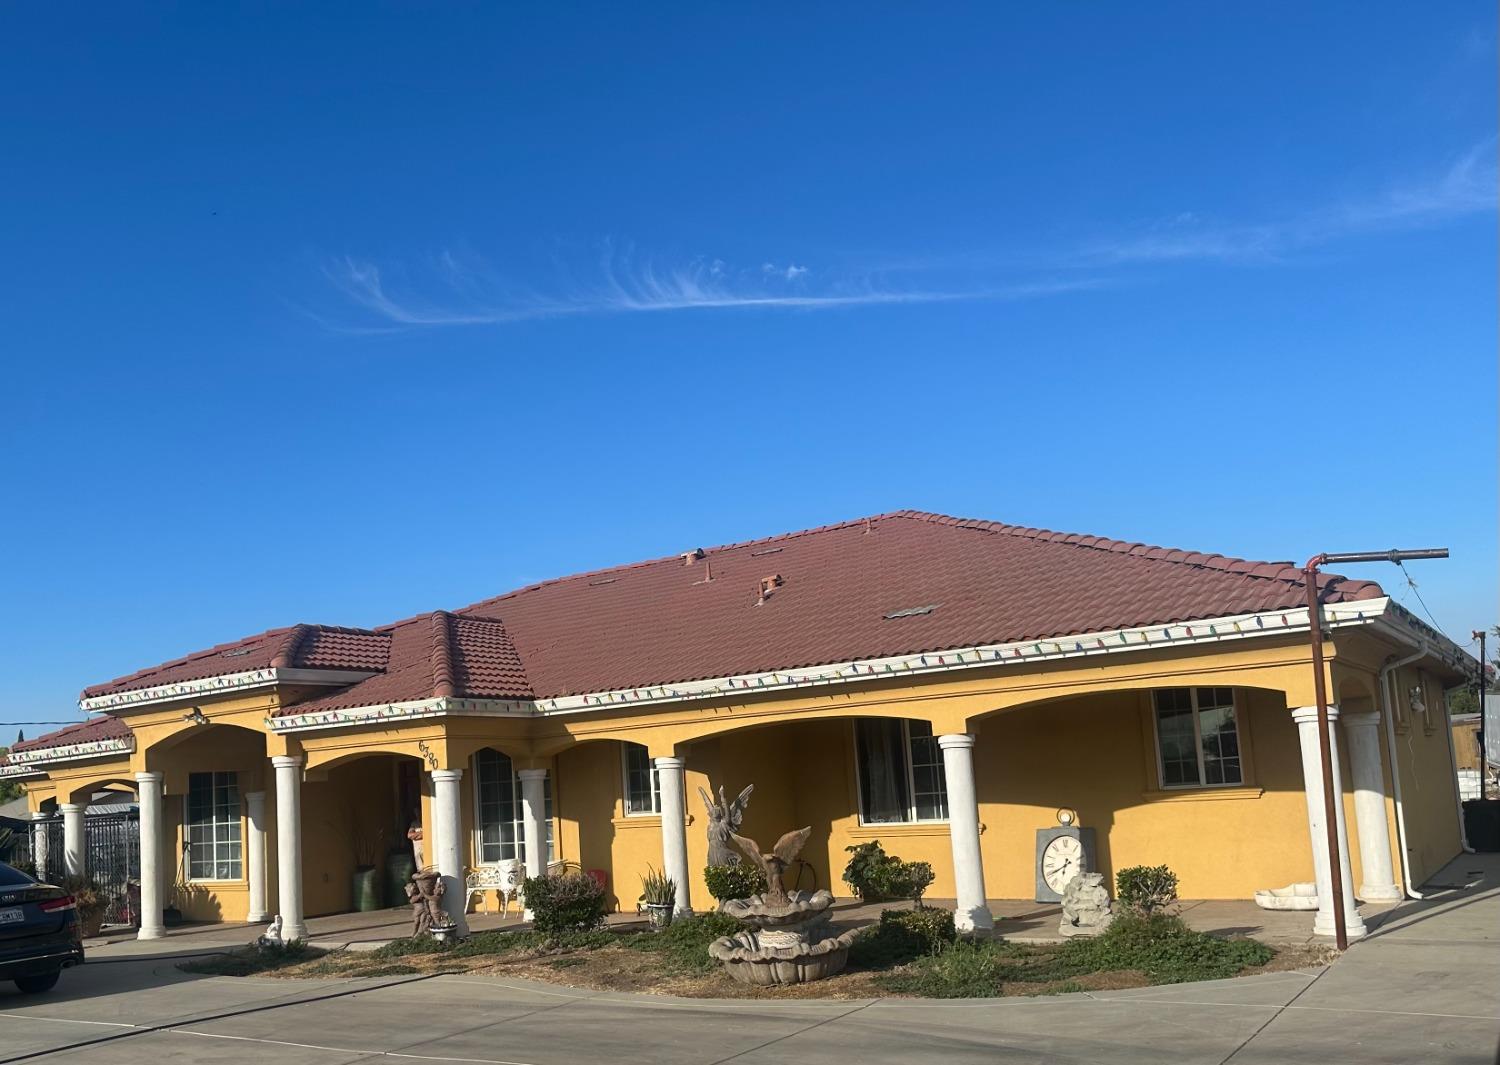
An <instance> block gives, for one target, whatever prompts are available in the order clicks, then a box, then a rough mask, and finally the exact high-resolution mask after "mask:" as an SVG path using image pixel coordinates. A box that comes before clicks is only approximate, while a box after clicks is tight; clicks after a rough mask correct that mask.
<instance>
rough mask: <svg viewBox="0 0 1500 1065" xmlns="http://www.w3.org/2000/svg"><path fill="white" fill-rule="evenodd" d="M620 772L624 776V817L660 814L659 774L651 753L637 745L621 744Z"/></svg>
mask: <svg viewBox="0 0 1500 1065" xmlns="http://www.w3.org/2000/svg"><path fill="white" fill-rule="evenodd" d="M620 771H621V773H623V774H624V789H625V816H626V817H646V816H649V815H651V814H659V813H661V774H660V773H658V772H657V771H656V766H655V765H653V764H652V761H651V752H650V751H648V750H647V749H646V748H645V747H644V746H642V745H641V744H639V743H621V744H620Z"/></svg>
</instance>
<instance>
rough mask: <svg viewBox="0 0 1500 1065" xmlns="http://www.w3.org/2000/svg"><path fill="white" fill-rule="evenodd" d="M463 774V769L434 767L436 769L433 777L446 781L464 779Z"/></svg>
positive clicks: (433, 771)
mask: <svg viewBox="0 0 1500 1065" xmlns="http://www.w3.org/2000/svg"><path fill="white" fill-rule="evenodd" d="M463 775H464V771H463V770H462V769H434V770H432V779H433V780H441V781H444V782H447V781H458V780H462V779H463Z"/></svg>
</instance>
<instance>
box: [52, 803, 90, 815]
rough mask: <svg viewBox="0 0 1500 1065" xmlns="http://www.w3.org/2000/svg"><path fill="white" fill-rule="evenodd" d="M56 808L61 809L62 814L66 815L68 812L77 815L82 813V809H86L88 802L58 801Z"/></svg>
mask: <svg viewBox="0 0 1500 1065" xmlns="http://www.w3.org/2000/svg"><path fill="white" fill-rule="evenodd" d="M57 808H58V809H59V810H61V811H62V814H63V816H64V817H66V816H68V815H69V814H73V815H74V816H77V815H78V814H81V813H83V811H85V810H87V809H88V808H89V806H88V803H85V802H60V803H58V804H57Z"/></svg>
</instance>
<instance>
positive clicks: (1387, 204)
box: [1074, 137, 1497, 267]
mask: <svg viewBox="0 0 1500 1065" xmlns="http://www.w3.org/2000/svg"><path fill="white" fill-rule="evenodd" d="M1495 145H1496V139H1495V138H1494V137H1490V138H1487V139H1485V140H1483V141H1480V142H1479V143H1478V144H1476V145H1474V146H1473V147H1472V148H1470V149H1469V150H1468V151H1465V152H1464V153H1462V154H1461V155H1460V156H1458V158H1456V159H1455V160H1454V161H1453V162H1452V163H1451V164H1450V165H1449V166H1448V167H1447V168H1446V169H1445V170H1444V171H1442V172H1441V173H1440V174H1438V175H1437V176H1436V177H1435V178H1432V179H1429V180H1427V181H1423V182H1418V183H1414V184H1404V185H1397V186H1393V187H1392V188H1390V189H1388V190H1387V191H1386V192H1384V193H1383V194H1380V195H1377V196H1372V197H1365V198H1358V199H1349V200H1346V201H1342V202H1335V203H1332V204H1328V205H1326V206H1324V207H1321V208H1319V209H1316V210H1312V211H1306V212H1303V213H1301V214H1297V215H1292V216H1289V217H1287V218H1283V219H1280V220H1275V221H1268V222H1257V223H1225V224H1215V223H1212V222H1208V221H1205V220H1204V219H1202V218H1200V217H1199V216H1198V215H1196V214H1194V213H1192V212H1183V213H1180V214H1178V215H1176V216H1174V217H1172V218H1170V219H1166V220H1164V221H1161V222H1157V223H1155V224H1153V225H1151V226H1150V227H1148V229H1147V230H1146V231H1145V232H1142V233H1137V234H1134V235H1128V236H1122V237H1114V238H1111V239H1108V240H1101V241H1098V242H1094V243H1091V244H1088V245H1086V246H1084V247H1083V248H1081V249H1079V251H1078V253H1077V255H1076V257H1075V260H1074V261H1075V262H1077V264H1078V265H1081V266H1089V267H1101V266H1106V267H1107V266H1125V265H1130V264H1149V263H1166V262H1173V261H1180V260H1192V259H1200V260H1222V261H1231V260H1239V261H1256V260H1262V261H1269V260H1275V259H1280V258H1285V257H1286V256H1289V255H1291V254H1294V253H1296V252H1298V251H1302V250H1305V249H1308V248H1312V247H1316V246H1319V245H1324V244H1329V243H1331V242H1333V241H1336V240H1341V239H1344V238H1348V237H1357V236H1361V235H1364V234H1375V233H1381V232H1388V231H1391V230H1397V229H1414V228H1420V227H1425V226H1431V225H1437V224H1440V223H1443V222H1446V221H1449V220H1451V219H1455V218H1460V217H1463V216H1467V215H1473V214H1478V213H1481V212H1487V211H1494V210H1495V208H1496V192H1495V186H1496V182H1497V171H1496V150H1495Z"/></svg>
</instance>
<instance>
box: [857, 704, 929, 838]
mask: <svg viewBox="0 0 1500 1065" xmlns="http://www.w3.org/2000/svg"><path fill="white" fill-rule="evenodd" d="M854 768H855V775H856V776H857V777H858V778H859V820H860V823H861V824H866V825H884V824H901V823H903V822H911V821H946V820H947V819H948V786H947V782H946V780H945V779H944V776H943V752H942V750H941V749H940V748H939V747H938V742H937V738H936V737H935V736H933V734H932V725H931V724H929V723H928V722H926V721H898V720H893V719H890V718H874V717H872V718H860V719H859V720H858V721H856V722H855V723H854Z"/></svg>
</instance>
